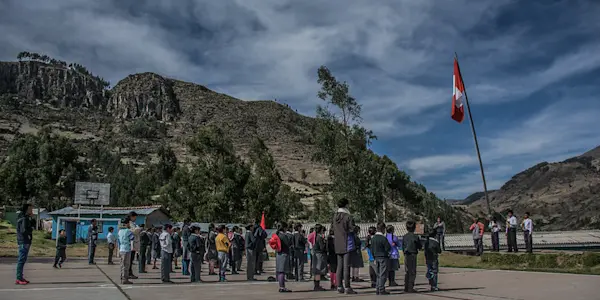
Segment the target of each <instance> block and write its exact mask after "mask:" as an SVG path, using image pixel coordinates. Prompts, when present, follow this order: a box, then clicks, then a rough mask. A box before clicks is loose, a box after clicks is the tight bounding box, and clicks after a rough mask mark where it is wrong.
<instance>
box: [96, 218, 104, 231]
mask: <svg viewBox="0 0 600 300" xmlns="http://www.w3.org/2000/svg"><path fill="white" fill-rule="evenodd" d="M103 225H104V224H103V222H102V221H98V220H96V226H98V233H102V232H103V231H104V226H103Z"/></svg>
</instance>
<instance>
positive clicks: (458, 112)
mask: <svg viewBox="0 0 600 300" xmlns="http://www.w3.org/2000/svg"><path fill="white" fill-rule="evenodd" d="M452 79H453V80H452V81H453V93H452V119H453V120H454V121H456V122H458V123H461V122H462V121H463V120H464V119H465V107H464V106H463V98H464V95H465V84H464V83H463V80H462V77H461V76H460V69H459V67H458V61H457V60H456V58H454V76H452Z"/></svg>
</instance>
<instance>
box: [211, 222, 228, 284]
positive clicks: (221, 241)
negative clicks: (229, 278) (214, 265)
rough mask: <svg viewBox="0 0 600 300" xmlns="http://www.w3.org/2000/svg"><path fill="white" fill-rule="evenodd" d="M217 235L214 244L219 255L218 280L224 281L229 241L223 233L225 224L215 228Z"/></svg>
mask: <svg viewBox="0 0 600 300" xmlns="http://www.w3.org/2000/svg"><path fill="white" fill-rule="evenodd" d="M217 232H218V233H217V236H216V238H215V246H216V248H217V252H218V257H219V281H221V282H225V281H226V279H225V272H226V271H227V256H228V255H229V247H230V246H231V241H229V238H228V237H227V236H226V235H225V225H221V226H219V228H218V229H217Z"/></svg>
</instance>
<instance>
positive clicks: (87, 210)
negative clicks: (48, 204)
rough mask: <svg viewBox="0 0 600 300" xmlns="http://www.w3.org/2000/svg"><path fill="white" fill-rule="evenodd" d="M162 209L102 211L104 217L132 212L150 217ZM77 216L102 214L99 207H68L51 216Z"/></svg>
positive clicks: (152, 207) (109, 209) (157, 207)
mask: <svg viewBox="0 0 600 300" xmlns="http://www.w3.org/2000/svg"><path fill="white" fill-rule="evenodd" d="M160 209H162V206H161V205H150V206H132V207H109V206H107V207H104V209H103V210H102V214H103V215H126V214H128V213H129V212H131V211H134V212H136V213H137V214H138V215H144V216H146V215H149V214H151V213H153V212H155V211H156V210H160ZM77 214H82V215H97V214H100V208H99V207H82V208H81V209H77V208H74V207H72V206H67V207H65V208H61V209H59V210H55V211H53V212H51V213H50V215H68V216H73V215H77Z"/></svg>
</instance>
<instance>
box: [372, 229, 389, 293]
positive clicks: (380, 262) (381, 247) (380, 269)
mask: <svg viewBox="0 0 600 300" xmlns="http://www.w3.org/2000/svg"><path fill="white" fill-rule="evenodd" d="M385 229H386V228H385V223H383V222H379V223H377V232H376V233H375V235H374V236H373V238H371V251H373V258H374V259H375V273H376V274H377V284H376V288H377V295H389V294H390V293H389V292H388V291H386V290H385V280H386V279H387V278H388V276H389V272H388V270H387V268H388V265H389V258H390V252H391V250H392V246H390V243H389V242H388V239H387V238H386V236H385V235H383V232H384V231H385Z"/></svg>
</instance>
